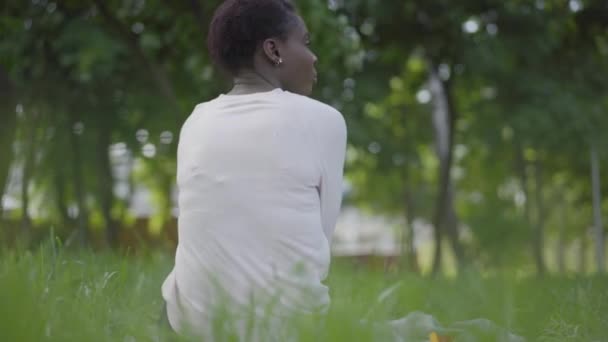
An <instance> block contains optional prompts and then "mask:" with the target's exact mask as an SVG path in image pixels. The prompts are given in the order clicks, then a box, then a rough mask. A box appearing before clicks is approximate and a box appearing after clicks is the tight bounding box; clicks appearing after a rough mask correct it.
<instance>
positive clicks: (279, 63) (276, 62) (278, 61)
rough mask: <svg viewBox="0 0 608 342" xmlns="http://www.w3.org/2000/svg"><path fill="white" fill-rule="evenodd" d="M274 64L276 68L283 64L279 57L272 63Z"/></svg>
mask: <svg viewBox="0 0 608 342" xmlns="http://www.w3.org/2000/svg"><path fill="white" fill-rule="evenodd" d="M274 64H275V65H276V66H279V65H281V64H283V58H281V57H279V59H277V60H276V61H275V62H274Z"/></svg>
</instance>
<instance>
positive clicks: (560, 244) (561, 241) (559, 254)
mask: <svg viewBox="0 0 608 342" xmlns="http://www.w3.org/2000/svg"><path fill="white" fill-rule="evenodd" d="M560 195H561V196H560V198H561V201H562V208H561V213H560V216H561V217H560V222H559V233H558V237H557V247H556V250H555V256H556V258H557V268H558V271H559V273H560V274H564V273H566V222H567V216H566V208H567V206H566V202H565V201H564V200H563V198H564V196H563V195H564V194H563V191H561V190H560Z"/></svg>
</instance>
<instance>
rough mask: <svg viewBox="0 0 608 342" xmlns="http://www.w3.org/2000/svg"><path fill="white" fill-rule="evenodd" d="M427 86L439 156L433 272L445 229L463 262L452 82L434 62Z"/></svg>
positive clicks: (438, 267)
mask: <svg viewBox="0 0 608 342" xmlns="http://www.w3.org/2000/svg"><path fill="white" fill-rule="evenodd" d="M429 88H430V91H431V94H432V97H433V102H432V103H433V115H432V116H433V128H434V131H435V148H436V151H437V156H438V159H439V188H438V191H437V193H438V195H437V204H436V209H435V210H436V211H435V217H434V220H433V226H434V229H435V254H434V260H433V273H438V272H439V271H440V270H441V258H442V247H441V244H442V240H443V233H444V231H445V232H447V233H448V237H449V238H450V243H451V246H452V248H453V250H454V254H455V256H456V259H457V264H458V267H459V268H462V266H463V264H464V250H463V248H462V247H461V245H460V242H459V237H458V218H457V216H456V212H455V210H454V203H453V200H454V196H453V192H454V190H453V187H452V182H451V170H452V163H453V146H454V123H455V120H456V112H455V105H454V103H453V101H451V100H452V99H451V97H450V94H449V92H450V91H451V86H450V84H449V83H447V82H444V81H442V80H441V79H440V78H439V74H438V72H437V66H436V65H434V64H432V63H431V64H430V66H429Z"/></svg>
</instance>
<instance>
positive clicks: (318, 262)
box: [162, 0, 346, 339]
mask: <svg viewBox="0 0 608 342" xmlns="http://www.w3.org/2000/svg"><path fill="white" fill-rule="evenodd" d="M309 44H310V37H309V34H308V32H307V28H306V25H305V23H304V21H303V20H302V18H301V17H300V16H299V15H298V14H297V12H296V10H295V8H294V5H293V4H292V3H291V2H290V1H288V0H255V1H253V0H227V1H224V3H223V4H222V5H221V6H220V7H219V8H218V9H217V10H216V12H215V15H214V17H213V20H212V22H211V26H210V30H209V36H208V48H209V51H210V54H211V57H212V59H213V61H214V62H215V63H216V65H217V66H219V67H220V68H221V69H222V70H223V71H225V72H226V73H228V74H229V75H230V76H231V77H232V79H233V88H232V90H231V91H230V92H228V93H227V94H222V95H220V96H219V97H217V98H215V99H213V100H211V101H209V102H204V103H201V104H199V105H197V106H196V107H195V109H194V111H193V112H192V114H191V115H190V116H189V118H188V119H187V120H186V122H185V123H184V125H183V127H182V130H181V133H180V140H179V146H178V154H177V184H178V188H179V200H178V202H179V219H178V222H179V224H178V227H179V228H178V229H179V231H178V232H179V244H178V247H177V252H176V256H175V266H174V268H173V270H172V272H171V273H170V274H169V276H168V277H167V279H166V280H165V282H164V284H163V286H162V294H163V298H164V299H165V302H166V313H167V318H168V321H169V323H170V325H171V327H172V328H173V329H174V330H175V331H177V332H179V333H187V334H195V335H201V336H207V337H209V336H211V335H210V334H214V333H216V332H217V331H215V330H217V328H218V326H217V325H216V324H215V323H221V324H224V323H225V322H228V321H230V322H232V323H234V326H233V327H232V329H233V331H234V332H235V333H236V334H237V335H238V336H239V337H240V338H243V339H249V338H250V337H251V334H256V332H255V331H254V330H255V329H256V328H255V327H253V326H254V325H255V324H252V319H254V318H256V317H257V318H260V317H263V318H267V319H269V320H270V321H272V322H278V321H281V319H279V318H280V317H288V316H289V317H291V316H292V315H298V316H300V315H301V314H309V313H317V312H323V311H325V310H326V308H327V306H328V304H329V294H328V289H327V287H326V286H325V285H324V284H323V283H322V281H323V280H324V278H325V277H326V275H327V272H328V268H329V264H330V248H329V247H330V240H331V236H332V233H333V230H334V226H335V222H336V218H337V215H338V212H339V208H340V201H341V196H342V171H343V165H344V155H345V148H346V126H345V123H344V119H343V117H342V115H341V114H340V113H339V112H338V111H337V110H335V109H334V108H332V107H330V106H328V105H325V104H323V103H320V102H318V101H315V100H312V99H310V98H308V97H307V96H309V95H310V94H311V91H312V88H313V85H314V83H315V82H316V78H317V76H316V71H315V63H316V61H317V57H316V56H315V55H314V54H313V52H312V51H311V50H310V47H309ZM278 326H279V325H277V324H275V325H274V327H275V328H276V327H278ZM273 329H274V328H273ZM252 331H253V332H252Z"/></svg>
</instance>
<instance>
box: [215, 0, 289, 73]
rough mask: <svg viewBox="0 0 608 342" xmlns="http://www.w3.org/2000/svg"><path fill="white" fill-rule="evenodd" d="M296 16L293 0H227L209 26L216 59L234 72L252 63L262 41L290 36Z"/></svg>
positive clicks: (222, 65)
mask: <svg viewBox="0 0 608 342" xmlns="http://www.w3.org/2000/svg"><path fill="white" fill-rule="evenodd" d="M295 16H296V9H295V6H294V5H293V4H292V3H291V1H290V0H225V1H224V2H223V3H222V4H221V5H220V6H219V7H218V8H217V10H216V11H215V13H214V15H213V19H212V20H211V25H210V27H209V35H208V37H207V48H208V49H209V53H210V55H211V59H212V61H213V62H214V63H215V64H216V65H217V66H218V67H219V68H220V69H222V70H223V71H225V72H228V73H229V74H232V75H234V74H236V73H237V72H238V71H240V70H241V69H242V68H246V67H251V66H252V64H253V56H254V53H255V51H256V49H257V47H258V45H259V44H260V43H262V42H263V41H264V40H265V39H268V38H271V37H277V38H287V34H288V31H289V27H290V24H291V23H292V21H293V19H294V17H295Z"/></svg>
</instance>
